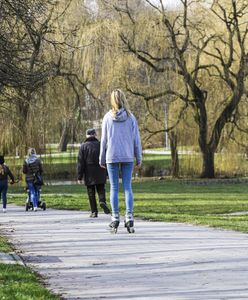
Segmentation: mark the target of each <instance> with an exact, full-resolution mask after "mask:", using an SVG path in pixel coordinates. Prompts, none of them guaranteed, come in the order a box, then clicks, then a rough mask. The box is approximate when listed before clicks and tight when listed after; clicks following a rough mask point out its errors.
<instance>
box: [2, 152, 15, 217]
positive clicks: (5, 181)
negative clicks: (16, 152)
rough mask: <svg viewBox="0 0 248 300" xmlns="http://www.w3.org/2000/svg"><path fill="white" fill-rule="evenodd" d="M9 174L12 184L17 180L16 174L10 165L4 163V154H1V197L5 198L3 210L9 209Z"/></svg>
mask: <svg viewBox="0 0 248 300" xmlns="http://www.w3.org/2000/svg"><path fill="white" fill-rule="evenodd" d="M8 176H9V177H10V179H11V182H10V183H11V184H13V183H14V182H15V179H14V176H13V174H12V173H11V171H10V169H9V167H8V166H6V165H5V163H4V156H3V155H0V199H1V198H2V199H3V212H4V213H6V211H7V210H6V209H7V191H8Z"/></svg>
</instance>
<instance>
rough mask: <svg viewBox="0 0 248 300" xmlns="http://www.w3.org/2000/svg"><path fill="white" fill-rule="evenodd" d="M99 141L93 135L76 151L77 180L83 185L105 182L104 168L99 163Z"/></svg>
mask: <svg viewBox="0 0 248 300" xmlns="http://www.w3.org/2000/svg"><path fill="white" fill-rule="evenodd" d="M99 154H100V142H99V141H98V139H96V138H95V137H90V138H87V139H86V140H85V142H84V143H82V145H81V146H80V148H79V152H78V164H77V171H78V180H82V179H84V183H85V185H94V184H105V183H106V170H105V169H103V168H101V167H100V165H99Z"/></svg>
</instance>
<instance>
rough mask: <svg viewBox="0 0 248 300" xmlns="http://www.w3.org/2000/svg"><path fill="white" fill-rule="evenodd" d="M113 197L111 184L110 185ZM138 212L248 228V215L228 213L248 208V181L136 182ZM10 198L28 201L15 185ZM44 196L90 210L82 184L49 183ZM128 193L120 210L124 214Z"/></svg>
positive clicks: (151, 216) (65, 206)
mask: <svg viewBox="0 0 248 300" xmlns="http://www.w3.org/2000/svg"><path fill="white" fill-rule="evenodd" d="M106 190H107V198H108V199H109V185H107V186H106ZM133 190H134V196H135V216H136V217H141V218H144V219H148V220H155V221H176V222H187V223H191V224H202V225H208V226H212V227H221V228H228V229H234V230H239V231H244V232H248V216H246V215H228V214H230V213H233V212H248V185H247V184H245V183H239V184H225V185H223V184H210V185H207V186H196V185H186V184H182V182H181V181H180V180H178V181H144V182H134V184H133ZM12 191H14V193H13V194H11V195H10V197H9V200H10V202H15V203H18V204H20V205H23V209H24V204H25V199H26V195H25V194H24V193H22V191H21V190H20V189H18V188H15V189H14V190H12ZM42 197H43V200H45V201H46V203H47V206H48V207H53V208H58V209H76V210H89V204H88V197H87V193H86V188H85V187H84V186H80V185H71V186H70V185H69V186H45V187H44V188H43V192H42ZM124 209H125V205H124V196H123V193H120V210H121V214H122V215H123V214H124Z"/></svg>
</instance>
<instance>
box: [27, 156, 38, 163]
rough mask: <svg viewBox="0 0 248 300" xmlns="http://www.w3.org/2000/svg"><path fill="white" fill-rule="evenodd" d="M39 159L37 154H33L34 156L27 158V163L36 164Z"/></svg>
mask: <svg viewBox="0 0 248 300" xmlns="http://www.w3.org/2000/svg"><path fill="white" fill-rule="evenodd" d="M37 159H38V157H37V155H36V154H32V155H30V156H28V157H27V159H26V162H27V163H28V164H32V163H34V162H35V161H36V160H37Z"/></svg>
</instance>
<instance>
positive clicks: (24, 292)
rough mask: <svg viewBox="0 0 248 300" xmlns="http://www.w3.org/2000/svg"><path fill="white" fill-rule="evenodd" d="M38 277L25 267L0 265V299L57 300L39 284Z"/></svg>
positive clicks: (56, 297)
mask: <svg viewBox="0 0 248 300" xmlns="http://www.w3.org/2000/svg"><path fill="white" fill-rule="evenodd" d="M39 281H40V279H39V278H38V276H37V275H36V274H35V273H34V272H33V271H32V270H31V269H30V268H27V267H23V266H19V265H12V264H11V265H10V264H1V263H0V299H4V300H56V299H57V300H58V299H60V297H58V296H54V295H53V294H51V293H50V292H49V291H48V290H46V289H45V288H44V287H43V286H42V284H41V283H40V282H39Z"/></svg>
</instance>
